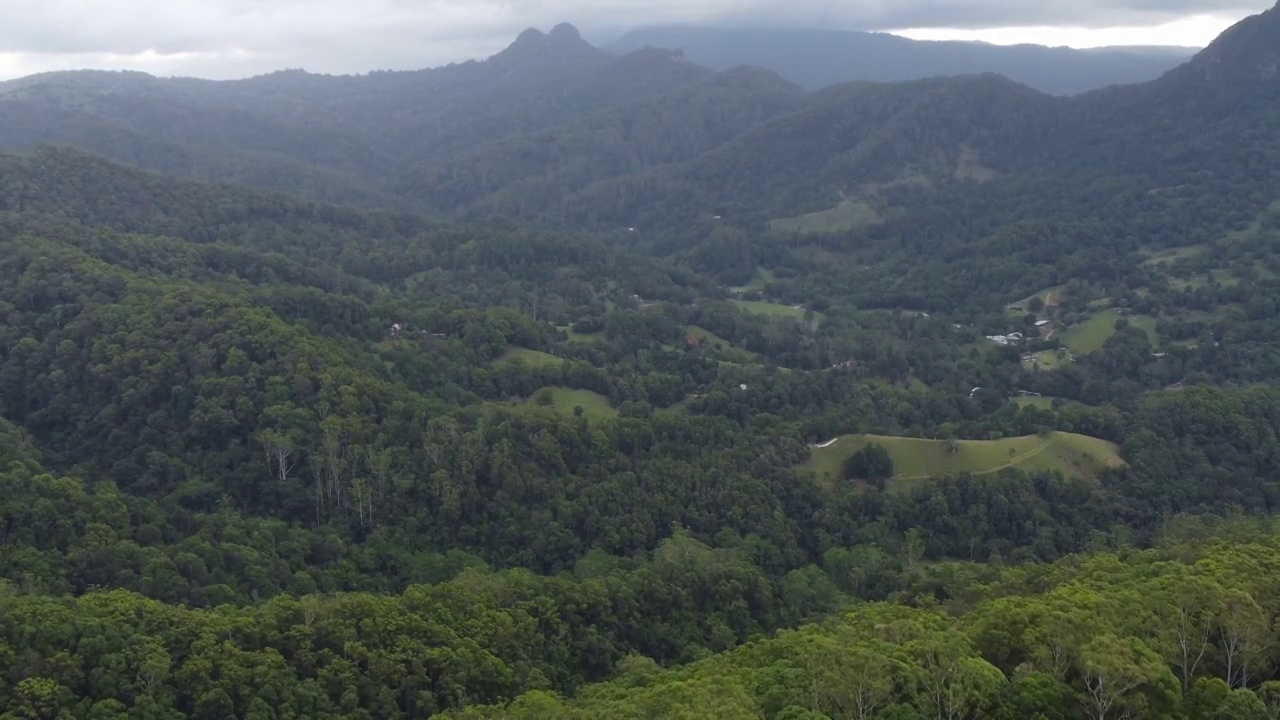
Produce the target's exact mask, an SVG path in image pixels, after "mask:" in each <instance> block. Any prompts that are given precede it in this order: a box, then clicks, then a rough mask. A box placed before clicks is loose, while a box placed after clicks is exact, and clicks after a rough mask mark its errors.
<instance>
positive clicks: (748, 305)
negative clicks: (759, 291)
mask: <svg viewBox="0 0 1280 720" xmlns="http://www.w3.org/2000/svg"><path fill="white" fill-rule="evenodd" d="M733 304H734V305H737V306H738V307H740V308H742V309H743V310H746V311H747V312H749V313H755V314H756V315H768V316H770V317H789V318H795V319H796V320H799V321H801V322H804V308H802V307H801V308H796V307H791V306H790V305H780V304H778V303H771V302H765V301H763V300H734V301H733ZM822 317H823V316H822V313H817V312H816V313H814V314H813V321H814V323H817V322H819V321H820V320H822Z"/></svg>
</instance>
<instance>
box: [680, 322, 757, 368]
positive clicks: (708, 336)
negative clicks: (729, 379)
mask: <svg viewBox="0 0 1280 720" xmlns="http://www.w3.org/2000/svg"><path fill="white" fill-rule="evenodd" d="M685 333H687V334H688V335H691V336H693V337H697V338H702V342H703V343H710V345H711V347H712V348H714V349H715V351H716V353H718V355H717V356H718V357H719V358H720V359H721V360H722V361H724V362H731V363H739V364H744V365H745V364H750V363H754V362H756V361H758V360H759V357H757V356H756V354H755V353H753V352H749V351H747V350H743V349H742V348H739V347H734V345H733V343H731V342H729V341H728V340H725V339H724V338H722V337H720V336H719V335H717V334H715V333H713V332H711V331H710V330H708V329H706V328H702V327H698V326H697V325H686V326H685Z"/></svg>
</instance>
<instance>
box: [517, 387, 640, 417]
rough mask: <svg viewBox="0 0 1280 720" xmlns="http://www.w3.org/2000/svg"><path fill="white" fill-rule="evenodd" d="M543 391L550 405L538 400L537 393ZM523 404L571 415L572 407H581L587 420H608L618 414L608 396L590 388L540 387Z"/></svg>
mask: <svg viewBox="0 0 1280 720" xmlns="http://www.w3.org/2000/svg"><path fill="white" fill-rule="evenodd" d="M544 392H545V393H547V395H549V396H550V398H551V404H550V405H545V406H544V405H542V404H541V403H539V402H538V397H539V394H541V393H544ZM525 404H526V405H533V406H536V407H550V408H552V409H554V410H556V411H557V412H562V413H565V414H567V415H572V414H573V409H574V408H576V407H581V408H582V411H583V416H584V417H586V418H587V419H588V420H608V419H610V418H612V417H615V416H616V415H617V414H618V411H617V410H616V409H615V408H614V407H613V406H612V405H610V404H609V398H607V397H605V396H603V395H601V394H600V393H596V392H592V391H590V390H574V389H573V388H567V387H549V388H542V389H541V390H539V391H538V392H536V393H534V394H533V397H531V398H529V399H528V400H526V401H525Z"/></svg>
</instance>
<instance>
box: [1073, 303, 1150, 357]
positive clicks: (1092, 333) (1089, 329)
mask: <svg viewBox="0 0 1280 720" xmlns="http://www.w3.org/2000/svg"><path fill="white" fill-rule="evenodd" d="M1120 317H1121V316H1120V311H1119V310H1116V309H1114V308H1113V309H1111V310H1106V311H1104V312H1100V313H1095V314H1094V315H1092V316H1090V317H1089V319H1088V320H1085V321H1084V322H1082V323H1079V324H1076V325H1072V326H1071V327H1069V328H1067V329H1066V330H1065V331H1063V333H1062V335H1061V340H1062V344H1064V345H1066V346H1067V348H1068V349H1070V350H1071V352H1072V353H1074V354H1076V355H1085V354H1087V353H1091V352H1097V351H1098V350H1101V349H1102V346H1103V345H1104V344H1106V342H1107V338H1110V337H1111V336H1112V335H1115V334H1116V320H1119V319H1120ZM1125 318H1126V319H1127V320H1128V321H1129V324H1130V325H1131V326H1133V327H1136V328H1141V329H1142V330H1143V332H1145V333H1146V334H1147V339H1148V340H1150V341H1151V345H1152V347H1156V346H1158V345H1159V343H1160V338H1159V336H1158V335H1157V334H1156V319H1155V318H1153V317H1150V316H1147V315H1126V316H1125Z"/></svg>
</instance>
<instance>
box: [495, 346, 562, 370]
mask: <svg viewBox="0 0 1280 720" xmlns="http://www.w3.org/2000/svg"><path fill="white" fill-rule="evenodd" d="M512 360H520V361H521V362H523V363H525V364H526V365H529V366H530V367H548V366H551V365H559V364H560V363H562V362H564V359H563V358H558V357H556V356H555V355H552V354H550V353H544V352H542V351H541V350H530V349H529V348H522V347H517V346H515V345H512V346H510V347H508V348H507V350H506V352H504V353H502V355H500V356H498V359H497V360H494V361H493V362H494V364H495V365H496V364H498V363H504V362H510V361H512Z"/></svg>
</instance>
